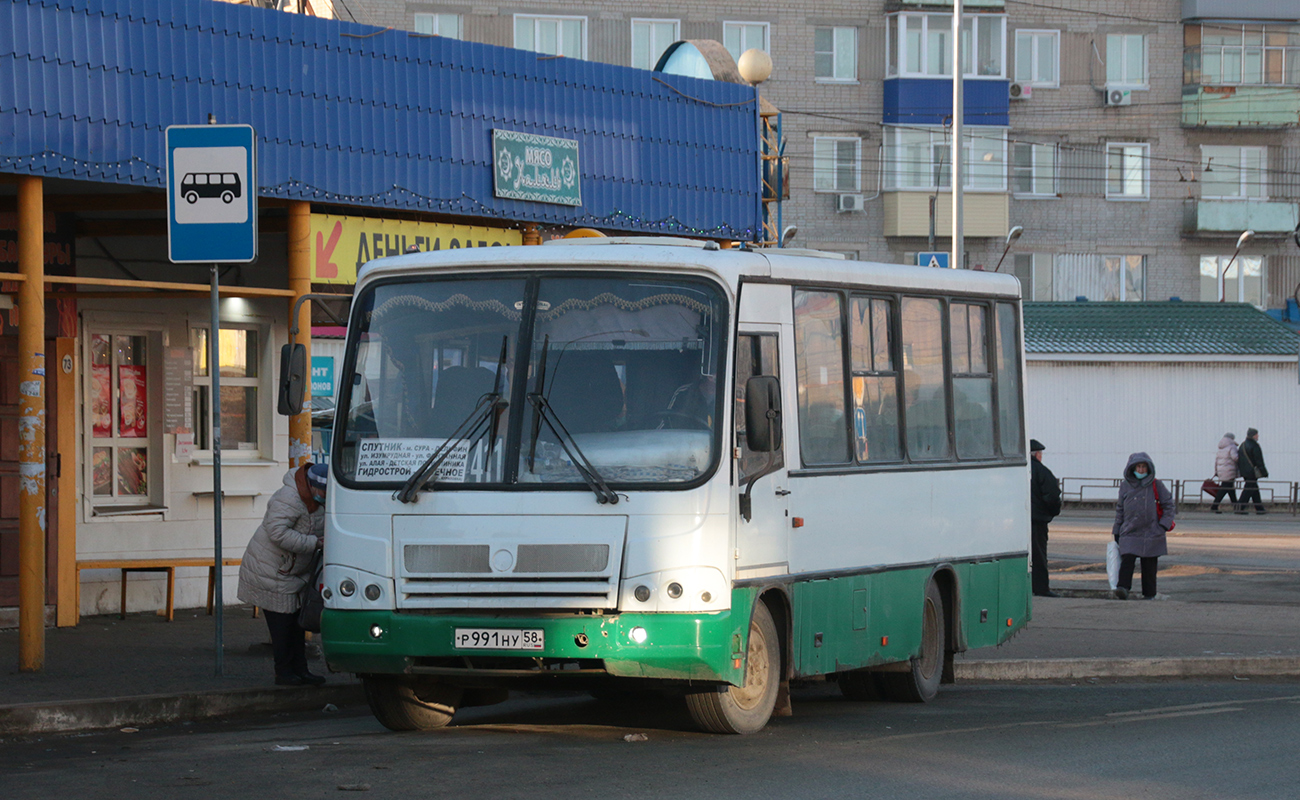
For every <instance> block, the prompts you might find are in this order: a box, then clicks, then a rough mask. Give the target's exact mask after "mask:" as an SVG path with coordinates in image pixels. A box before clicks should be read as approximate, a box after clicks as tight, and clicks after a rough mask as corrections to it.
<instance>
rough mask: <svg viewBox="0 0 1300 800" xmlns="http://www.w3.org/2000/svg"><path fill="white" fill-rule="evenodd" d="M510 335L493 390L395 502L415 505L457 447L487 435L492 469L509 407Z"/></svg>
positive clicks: (487, 460)
mask: <svg viewBox="0 0 1300 800" xmlns="http://www.w3.org/2000/svg"><path fill="white" fill-rule="evenodd" d="M509 338H510V337H509V336H503V337H501V356H500V358H499V359H497V374H496V378H495V379H494V380H493V382H492V391H490V392H488V393H487V394H485V395H483V396H482V397H480V398H479V401H478V403H477V404H476V405H475V406H474V410H473V411H471V412H469V416H467V417H465V419H464V420H462V421H461V423H460V424H459V425H457V426H456V429H455V430H453V431H452V432H451V435H450V436H448V437H447V439H446V441H444V442H443V443H442V444H440V445H438V449H437V450H434V451H433V453H432V454H431V455H430V456H429V457H428V458H427V459H425V460H424V463H423V464H421V465H420V466H419V468H418V469H416V470H415V472H412V473H411V477H409V478H407V479H406V483H404V484H402V488H401V489H399V490H398V491H396V492H394V493H393V499H395V500H400V501H401V502H403V503H413V502H415V500H416V498H417V497H418V496H419V493H420V490H421V489H423V488H424V487H425V485H426V484H428V483H429V482H430V481H431V480H433V478H434V477H435V476H436V475H437V474H438V468H439V467H441V466H442V464H443V462H444V461H446V460H447V458H448V457H449V456H451V454H452V453H453V452H455V450H456V446H457V445H459V444H460V443H461V442H463V441H465V440H466V439H469V440H470V447H469V449H470V450H473V449H474V445H476V444H478V442H479V440H480V439H482V438H483V436H484V435H485V434H489V435H490V437H491V438H490V439H489V440H488V451H487V455H486V457H485V459H484V462H483V463H484V464H485V465H486V468H487V469H491V464H492V449H493V445H494V444H495V443H496V433H497V425H498V422H499V421H500V419H501V412H502V411H505V410H506V408H508V407H509V406H510V403H509V402H508V401H505V400H502V399H501V375H502V373H503V372H505V365H506V352H507V349H508V347H507V343H508V342H509Z"/></svg>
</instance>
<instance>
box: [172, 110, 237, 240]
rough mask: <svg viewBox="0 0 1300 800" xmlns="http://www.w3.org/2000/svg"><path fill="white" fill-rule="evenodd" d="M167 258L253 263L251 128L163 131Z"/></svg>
mask: <svg viewBox="0 0 1300 800" xmlns="http://www.w3.org/2000/svg"><path fill="white" fill-rule="evenodd" d="M166 137H167V257H168V258H169V259H170V260H171V262H172V263H173V264H194V263H202V264H208V263H217V262H225V263H247V262H250V261H254V260H256V259H257V135H256V133H255V132H254V131H253V128H252V126H250V125H171V126H169V127H168V128H167V132H166Z"/></svg>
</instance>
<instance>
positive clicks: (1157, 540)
mask: <svg viewBox="0 0 1300 800" xmlns="http://www.w3.org/2000/svg"><path fill="white" fill-rule="evenodd" d="M1173 527H1174V497H1173V495H1172V494H1171V493H1170V492H1169V489H1168V488H1166V487H1165V485H1164V484H1163V483H1161V482H1160V481H1158V480H1156V469H1155V465H1154V464H1152V463H1151V457H1150V456H1148V455H1147V454H1146V453H1134V454H1133V455H1131V456H1129V457H1128V466H1126V467H1124V480H1123V481H1122V482H1121V483H1120V485H1119V500H1118V501H1117V502H1116V503H1115V526H1114V527H1113V528H1112V529H1111V535H1113V536H1114V537H1115V541H1116V542H1117V543H1118V544H1119V557H1120V562H1119V585H1118V587H1117V588H1116V589H1115V594H1116V595H1117V596H1118V597H1119V598H1120V599H1121V600H1127V599H1128V594H1129V591H1130V590H1131V589H1132V588H1133V566H1134V563H1135V562H1136V561H1137V560H1138V559H1139V558H1140V559H1142V599H1143V600H1150V599H1151V598H1153V597H1155V596H1156V565H1157V560H1158V559H1159V558H1160V556H1163V555H1165V554H1166V553H1168V552H1169V550H1168V548H1167V547H1166V544H1165V534H1166V533H1167V532H1168V531H1170V530H1173Z"/></svg>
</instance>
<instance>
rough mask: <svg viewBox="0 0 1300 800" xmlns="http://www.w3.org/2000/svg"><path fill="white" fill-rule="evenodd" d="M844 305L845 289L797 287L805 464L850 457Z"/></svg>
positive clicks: (801, 446) (801, 441) (797, 360)
mask: <svg viewBox="0 0 1300 800" xmlns="http://www.w3.org/2000/svg"><path fill="white" fill-rule="evenodd" d="M842 308H843V300H842V298H841V296H840V293H839V292H824V291H823V292H813V291H801V290H796V291H795V293H794V346H795V349H794V352H795V369H796V373H797V380H798V389H799V450H800V452H801V453H802V454H803V460H804V463H805V464H843V463H845V462H847V461H848V460H849V436H848V421H847V420H846V419H845V414H844V331H843V316H842Z"/></svg>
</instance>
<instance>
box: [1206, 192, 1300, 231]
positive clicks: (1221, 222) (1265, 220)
mask: <svg viewBox="0 0 1300 800" xmlns="http://www.w3.org/2000/svg"><path fill="white" fill-rule="evenodd" d="M1297 224H1300V204H1297V203H1283V202H1276V201H1269V200H1188V201H1187V206H1186V218H1185V220H1184V223H1183V230H1184V231H1185V232H1186V233H1187V234H1188V235H1190V236H1237V235H1238V234H1240V233H1241V232H1242V231H1244V230H1252V231H1254V232H1255V233H1256V234H1259V235H1268V234H1272V235H1281V234H1288V233H1291V232H1292V231H1294V230H1295V229H1296V225H1297Z"/></svg>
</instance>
